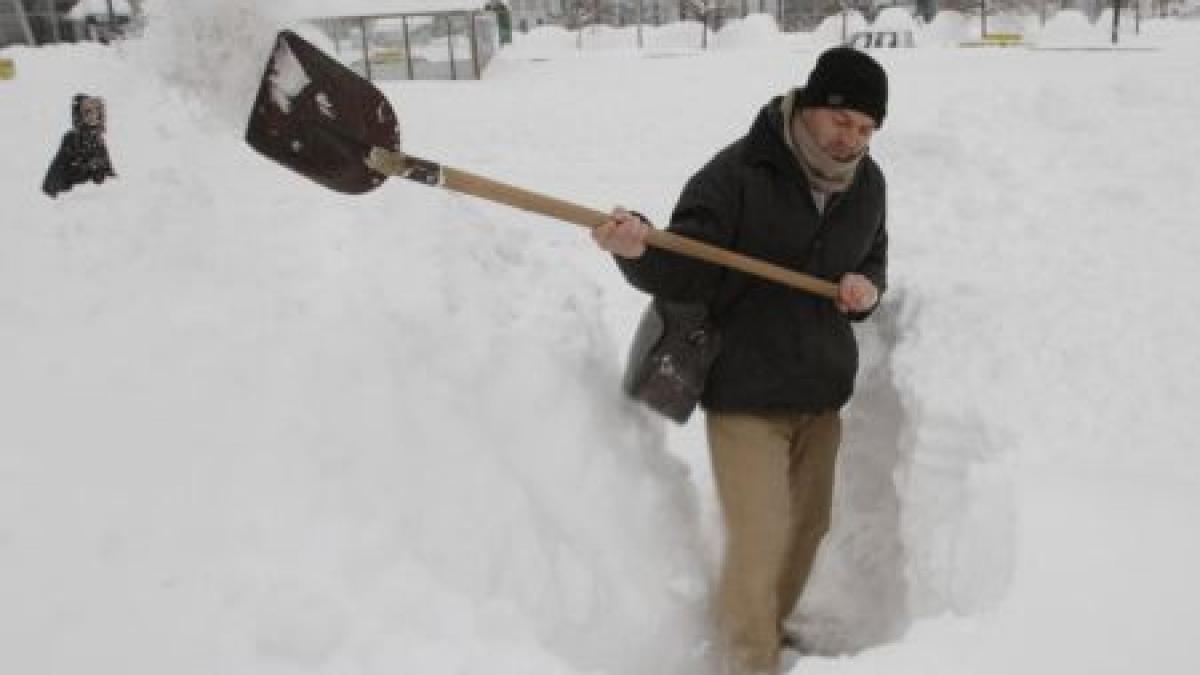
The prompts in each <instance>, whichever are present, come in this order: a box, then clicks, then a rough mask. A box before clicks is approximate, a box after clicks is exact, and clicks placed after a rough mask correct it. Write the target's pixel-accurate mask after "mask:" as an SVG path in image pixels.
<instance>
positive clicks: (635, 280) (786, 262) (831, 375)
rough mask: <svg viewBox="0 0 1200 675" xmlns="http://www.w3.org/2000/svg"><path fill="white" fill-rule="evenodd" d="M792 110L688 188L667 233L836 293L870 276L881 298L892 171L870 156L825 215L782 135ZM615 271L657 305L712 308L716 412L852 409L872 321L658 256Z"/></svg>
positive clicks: (710, 385) (762, 116) (624, 263)
mask: <svg viewBox="0 0 1200 675" xmlns="http://www.w3.org/2000/svg"><path fill="white" fill-rule="evenodd" d="M782 100H783V97H777V98H775V99H773V100H771V101H770V102H769V103H767V105H766V106H764V107H763V109H762V110H761V112H760V113H759V114H758V116H757V118H756V119H755V120H754V123H753V124H752V125H751V128H750V131H749V133H747V134H746V136H744V137H743V138H741V139H739V140H738V141H736V142H734V143H733V144H732V145H730V146H729V147H727V148H725V149H724V150H722V151H721V152H719V153H718V154H717V155H716V156H715V157H713V159H712V160H710V161H709V163H708V164H707V165H705V166H704V167H703V168H702V169H701V170H700V171H699V172H697V173H696V174H695V175H694V176H693V177H692V178H691V179H690V180H689V181H688V182H687V184H686V185H685V187H684V189H683V193H682V195H681V196H680V198H679V201H678V203H677V204H676V206H675V209H674V211H673V212H672V214H671V223H670V225H669V227H668V228H667V229H668V230H669V231H671V232H673V233H676V234H679V235H682V236H685V237H691V238H693V239H697V240H700V241H703V242H706V243H709V244H713V245H715V246H720V247H722V248H727V249H730V250H733V251H737V252H739V253H743V254H746V255H750V256H754V257H756V258H761V259H763V260H766V261H768V262H771V263H775V264H777V265H781V266H783V267H787V268H790V269H793V270H796V271H799V272H804V273H806V274H810V275H812V276H815V277H819V278H821V279H825V280H827V281H831V282H834V283H837V282H838V281H839V280H840V279H841V278H842V277H843V276H844V275H846V274H849V273H858V274H862V275H864V276H866V277H867V278H868V279H870V280H871V281H872V283H874V284H875V286H876V287H877V288H878V289H879V292H880V294H881V295H882V293H883V291H884V289H885V288H886V275H887V243H888V238H887V228H886V185H885V182H884V177H883V173H882V172H881V171H880V169H879V167H878V166H877V165H876V163H875V162H874V161H873V160H872V159H871V157H870V156H869V155H868V156H864V157H863V159H862V160H861V161H860V163H859V166H858V169H857V171H856V173H855V175H854V179H853V181H852V183H851V185H850V187H849V188H848V189H847V190H846V191H845V192H841V193H837V194H836V195H834V196H832V197H831V198H830V200H829V202H828V204H827V205H826V208H825V210H824V213H822V212H820V211H819V210H818V209H817V206H816V202H815V201H814V199H813V194H812V190H811V188H810V186H809V183H808V179H807V178H806V177H805V174H804V171H803V170H802V168H801V166H800V164H799V160H798V159H797V158H796V156H795V154H794V153H793V152H792V151H791V149H790V148H789V147H788V144H787V143H786V140H785V138H784V136H783V134H784V128H785V125H784V121H783V113H782V112H781V107H782V106H781V104H782ZM617 263H618V265H619V267H620V269H621V271H622V273H623V274H624V275H625V277H626V278H627V279H628V280H629V282H630V283H631V284H633V285H634V286H636V287H637V288H639V289H641V290H643V291H645V292H647V293H650V294H651V295H654V296H656V297H660V298H664V299H667V300H671V301H677V302H698V303H702V304H704V305H705V306H706V307H707V308H708V311H709V314H710V319H711V320H712V322H713V323H714V324H715V325H716V326H717V328H718V329H719V330H720V332H721V336H722V343H721V344H722V347H721V353H720V355H719V356H718V357H717V359H716V361H715V362H714V363H713V365H712V369H711V370H710V371H709V374H708V379H707V381H706V383H705V388H704V393H703V396H702V398H701V405H702V406H703V407H704V408H705V409H706V410H710V411H713V412H757V413H763V412H809V413H812V412H822V411H826V410H835V409H838V408H841V407H842V406H843V405H845V403H846V402H847V401H848V400H849V398H850V395H851V393H852V392H853V389H854V378H855V374H856V372H857V369H858V347H857V344H856V341H855V337H854V332H853V329H852V327H851V321H852V320H862V319H864V318H866V317H867V316H868V315H869V314H870V312H864V313H860V314H854V315H850V316H847V315H845V314H843V313H842V312H840V311H838V309H837V308H836V307H835V306H834V304H833V303H832V302H831V301H829V300H827V299H825V298H820V297H817V296H814V295H809V294H806V293H803V292H800V291H797V290H794V289H792V288H789V287H786V286H782V285H779V284H775V283H772V282H769V281H765V280H761V279H758V278H756V277H752V276H749V275H746V274H744V273H741V272H737V271H734V270H729V269H726V268H723V267H719V266H716V265H712V264H709V263H705V262H702V261H698V260H693V259H690V258H687V257H684V256H680V255H677V254H675V253H671V252H669V251H662V250H659V249H653V248H651V249H647V251H646V253H645V254H644V255H642V256H641V257H639V258H635V259H629V258H620V257H618V258H617Z"/></svg>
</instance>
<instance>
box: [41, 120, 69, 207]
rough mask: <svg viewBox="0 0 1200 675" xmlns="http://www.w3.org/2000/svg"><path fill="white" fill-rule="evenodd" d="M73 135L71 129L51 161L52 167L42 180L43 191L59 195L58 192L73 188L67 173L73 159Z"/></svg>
mask: <svg viewBox="0 0 1200 675" xmlns="http://www.w3.org/2000/svg"><path fill="white" fill-rule="evenodd" d="M72 137H73V135H72V132H70V131H68V132H67V133H66V134H64V135H63V138H62V143H60V144H59V146H58V152H57V153H55V155H54V159H53V160H52V161H51V162H50V168H49V169H47V170H46V177H45V179H43V180H42V192H45V193H46V194H47V195H49V196H51V197H57V196H58V193H60V192H63V191H64V190H70V189H71V181H70V176H68V175H67V174H68V168H69V164H70V161H71V140H72Z"/></svg>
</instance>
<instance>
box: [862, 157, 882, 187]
mask: <svg viewBox="0 0 1200 675" xmlns="http://www.w3.org/2000/svg"><path fill="white" fill-rule="evenodd" d="M859 174H860V180H862V181H863V182H864V183H865V184H866V185H868V186H870V187H878V189H881V190H882V189H885V188H886V187H887V179H886V178H885V177H884V175H883V169H882V168H880V166H879V163H878V162H876V161H875V158H874V157H872V156H871V155H870V154H867V155H866V156H865V157H863V158H862V163H861V167H860V169H859Z"/></svg>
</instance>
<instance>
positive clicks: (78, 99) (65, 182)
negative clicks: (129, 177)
mask: <svg viewBox="0 0 1200 675" xmlns="http://www.w3.org/2000/svg"><path fill="white" fill-rule="evenodd" d="M86 101H93V102H95V103H96V104H97V105H98V106H99V108H100V113H99V115H100V119H99V120H97V121H96V122H95V123H94V124H89V123H88V122H87V121H86V120H85V119H84V114H83V105H84V103H85V102H86ZM71 126H72V129H71V130H70V131H68V132H67V133H66V134H63V139H62V143H61V144H60V145H59V146H58V152H57V153H56V154H55V155H54V160H53V161H51V162H50V168H49V169H48V170H47V171H46V178H45V179H44V180H43V181H42V192H45V193H46V194H47V195H49V196H51V197H57V196H58V193H60V192H63V191H66V190H70V189H71V188H72V187H74V186H76V185H78V184H80V183H85V182H87V181H92V182H93V183H103V182H104V181H105V180H106V179H108V178H113V177H115V176H116V175H117V174H116V172H115V171H113V166H112V160H111V159H109V156H108V146H107V145H105V143H104V103H103V101H102V100H101V99H98V98H93V97H90V96H87V95H86V94H76V95H75V97H74V99H73V100H72V103H71Z"/></svg>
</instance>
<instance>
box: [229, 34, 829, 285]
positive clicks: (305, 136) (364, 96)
mask: <svg viewBox="0 0 1200 675" xmlns="http://www.w3.org/2000/svg"><path fill="white" fill-rule="evenodd" d="M398 125H399V120H398V119H397V118H396V113H395V112H394V111H393V109H392V106H391V104H390V103H388V100H387V99H386V98H385V97H384V96H383V94H382V93H381V92H380V91H379V90H378V89H376V88H375V86H374V85H372V84H371V83H370V82H369V81H368V80H366V79H364V78H362V77H360V76H359V75H358V74H357V73H355V72H354V71H352V70H350V69H349V68H347V67H345V66H343V65H342V64H341V63H338V62H337V61H336V60H334V59H333V58H331V57H329V56H327V55H326V54H324V53H323V52H321V51H320V50H319V49H317V48H316V47H314V46H313V45H312V44H310V43H308V42H306V41H305V40H304V39H303V38H301V37H300V36H298V35H296V34H295V33H293V32H291V31H286V30H285V31H281V32H280V33H279V35H278V38H277V40H276V43H275V49H274V51H273V52H272V54H271V58H270V59H269V60H268V61H267V66H266V70H265V72H264V74H263V78H262V83H261V84H260V86H259V89H258V96H257V98H256V99H255V101H254V108H253V110H252V111H251V113H250V122H249V125H248V127H247V129H246V142H247V143H249V144H250V145H251V146H252V147H253V148H254V149H255V150H258V151H259V152H260V153H262V154H263V155H266V156H267V157H269V158H271V159H273V160H275V161H277V162H279V163H280V164H282V165H284V166H285V167H287V168H289V169H292V170H293V171H296V172H298V173H300V174H302V175H304V176H306V177H308V178H310V179H312V180H314V181H316V182H317V183H320V184H321V185H324V186H325V187H327V188H330V189H333V190H337V191H339V192H343V193H346V194H362V193H365V192H368V191H370V190H373V189H375V188H376V187H378V186H379V185H380V184H382V183H383V182H384V181H385V180H386V179H387V178H388V177H389V176H400V177H402V178H407V179H409V180H413V181H416V182H418V183H424V184H426V185H430V186H436V187H443V188H448V189H450V190H454V191H455V192H460V193H463V194H468V195H472V196H474V197H479V198H482V199H487V200H490V201H493V202H498V203H501V204H506V205H508V206H511V207H515V208H518V209H523V210H525V211H530V212H533V213H537V214H540V215H543V216H548V217H551V218H555V219H558V220H562V221H566V222H569V223H574V224H576V225H582V226H584V227H588V228H593V227H596V226H598V225H600V224H601V223H604V222H606V221H607V220H608V219H609V215H608V214H607V213H605V212H603V211H597V210H594V209H590V208H586V207H583V206H579V205H577V204H572V203H570V202H566V201H563V200H561V199H556V198H554V197H549V196H546V195H542V194H538V193H536V192H531V191H529V190H525V189H522V188H519V187H515V186H512V185H508V184H505V183H501V182H499V181H495V180H492V179H490V178H485V177H483V176H479V175H476V174H473V173H469V172H467V171H463V170H461V169H455V168H452V167H449V166H444V165H442V164H439V163H437V162H434V161H430V160H428V159H422V158H419V157H415V156H413V155H410V154H408V153H406V152H403V151H402V150H401V148H400V129H399V126H398ZM646 243H647V244H648V245H649V246H653V247H655V248H659V249H664V250H667V251H671V252H674V253H677V254H679V255H684V256H688V257H692V258H697V259H700V260H704V261H707V262H710V263H713V264H716V265H722V266H724V267H728V268H731V269H735V270H738V271H741V272H745V273H747V274H752V275H754V276H757V277H761V278H764V279H768V280H771V281H775V282H777V283H781V284H784V285H786V286H790V287H793V288H796V289H799V290H802V291H805V292H808V293H813V294H815V295H819V296H822V297H826V298H830V299H833V298H835V297H837V285H836V284H833V283H831V282H828V281H825V280H823V279H818V278H816V277H813V276H809V275H807V274H801V273H799V272H795V271H793V270H789V269H787V268H784V267H780V266H778V265H773V264H771V263H767V262H764V261H762V260H758V259H755V258H751V257H749V256H745V255H742V254H739V253H734V252H732V251H728V250H725V249H722V248H719V247H716V246H711V245H709V244H705V243H703V242H699V241H696V240H694V239H690V238H688V237H682V236H679V235H677V234H673V233H671V232H666V231H663V230H653V231H651V233H650V236H649V238H648V239H647V240H646Z"/></svg>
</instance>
